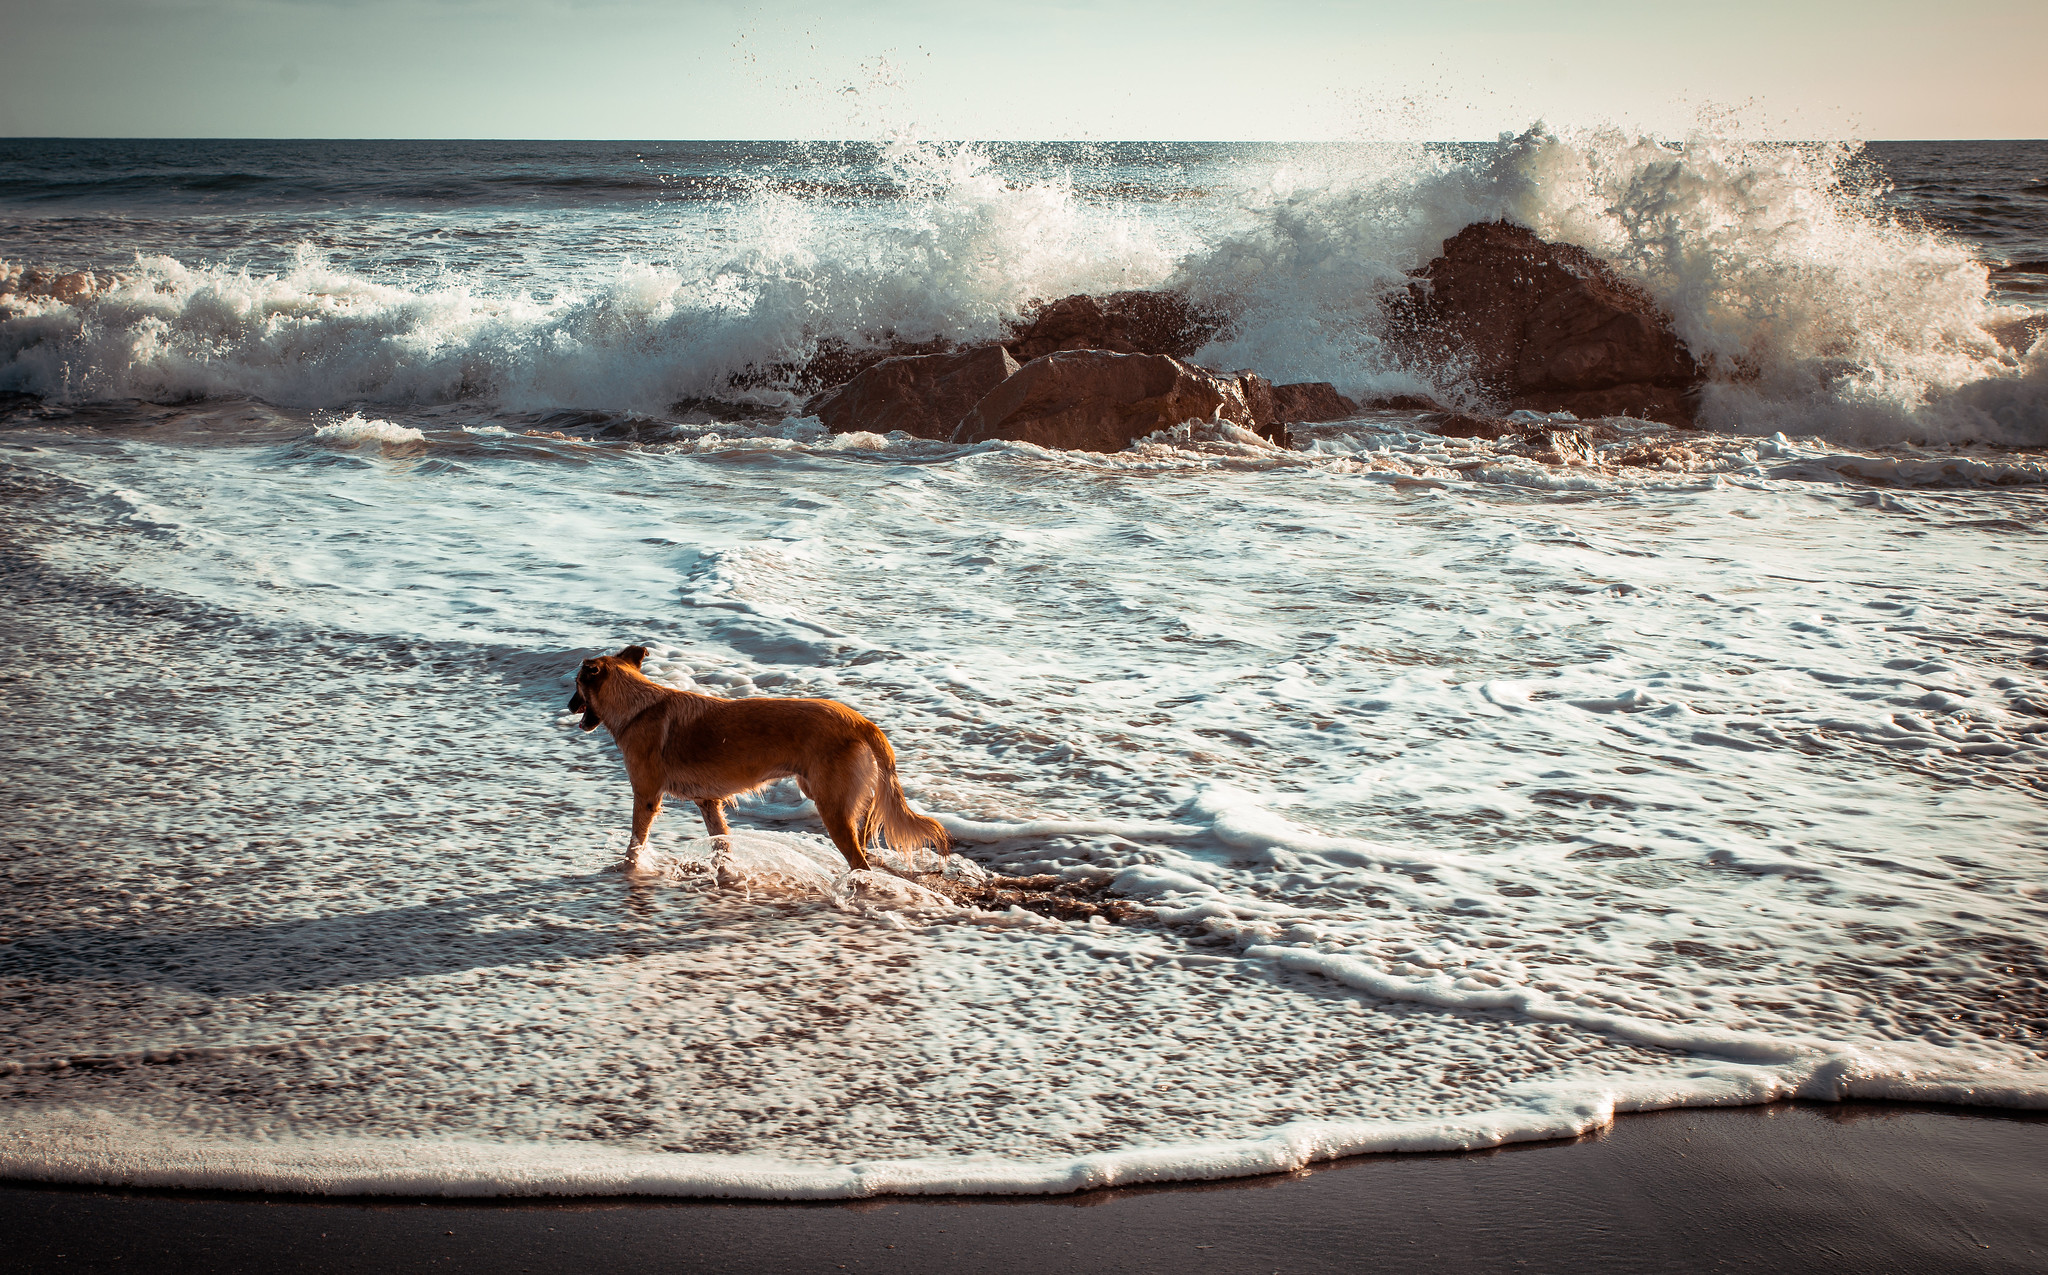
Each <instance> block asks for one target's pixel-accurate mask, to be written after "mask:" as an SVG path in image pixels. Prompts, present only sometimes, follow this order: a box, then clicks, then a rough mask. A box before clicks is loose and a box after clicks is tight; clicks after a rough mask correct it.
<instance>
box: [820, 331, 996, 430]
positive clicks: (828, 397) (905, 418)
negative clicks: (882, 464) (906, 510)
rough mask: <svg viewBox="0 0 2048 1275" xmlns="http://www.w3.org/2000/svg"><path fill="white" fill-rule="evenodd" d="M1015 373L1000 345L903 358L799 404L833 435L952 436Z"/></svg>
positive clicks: (878, 365)
mask: <svg viewBox="0 0 2048 1275" xmlns="http://www.w3.org/2000/svg"><path fill="white" fill-rule="evenodd" d="M1017 369H1018V363H1017V360H1016V359H1014V358H1011V357H1010V352H1009V351H1008V350H1005V349H1004V348H1003V347H1002V346H1000V345H984V346H979V347H976V348H974V349H970V350H961V351H959V352H957V353H953V354H906V355H898V356H896V357H894V358H886V359H882V360H880V361H878V362H875V363H873V364H870V365H869V366H868V367H867V368H866V369H865V370H863V371H862V372H861V373H860V374H859V375H857V376H855V377H854V378H853V379H852V380H850V381H848V382H847V383H846V384H844V385H842V386H840V387H838V388H837V389H832V390H827V391H826V392H825V393H823V394H820V395H818V396H817V397H816V398H814V399H812V400H811V401H810V402H809V403H807V404H805V405H804V411H805V412H806V413H808V414H810V415H814V416H816V417H817V418H818V419H819V420H821V421H823V422H824V423H825V428H827V429H829V430H831V431H832V432H833V433H835V434H851V433H854V432H855V431H858V430H866V431H868V432H870V433H875V434H886V433H888V432H889V431H890V430H892V429H900V430H903V431H904V432H905V433H909V434H914V435H916V436H917V437H919V438H936V439H940V440H944V439H949V438H951V437H953V431H954V429H955V428H957V427H958V426H959V424H960V419H961V418H962V417H964V416H966V415H967V413H968V412H969V411H971V410H973V407H974V405H975V404H976V403H979V402H980V401H981V400H982V399H983V398H984V397H986V396H987V394H988V392H989V391H990V390H993V389H994V388H995V387H996V386H998V385H1000V384H1002V383H1003V382H1004V381H1006V380H1008V379H1009V378H1010V376H1011V375H1012V374H1014V373H1015V372H1016V371H1017Z"/></svg>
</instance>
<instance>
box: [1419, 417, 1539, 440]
mask: <svg viewBox="0 0 2048 1275" xmlns="http://www.w3.org/2000/svg"><path fill="white" fill-rule="evenodd" d="M1422 423H1423V424H1425V425H1427V426H1429V427H1431V428H1432V429H1434V430H1435V431H1436V432H1437V433H1439V434H1441V435H1443V436H1444V437H1445V438H1484V439H1488V440H1492V439H1500V438H1512V437H1513V436H1515V435H1516V434H1519V433H1521V432H1522V429H1523V426H1522V424H1521V422H1519V421H1511V420H1509V419H1508V418H1507V417H1505V416H1474V415H1472V414H1471V413H1469V412H1437V413H1433V414H1431V415H1429V416H1426V417H1424V418H1423V421H1422Z"/></svg>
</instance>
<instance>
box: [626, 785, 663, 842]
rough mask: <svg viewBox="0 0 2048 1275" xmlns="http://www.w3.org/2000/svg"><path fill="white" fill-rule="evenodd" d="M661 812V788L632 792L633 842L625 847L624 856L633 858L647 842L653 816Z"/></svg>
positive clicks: (652, 823) (652, 824)
mask: <svg viewBox="0 0 2048 1275" xmlns="http://www.w3.org/2000/svg"><path fill="white" fill-rule="evenodd" d="M660 813H661V789H659V788H657V789H655V790H654V791H653V792H641V791H639V790H637V789H636V790H634V793H633V843H632V844H631V845H629V846H627V847H626V857H627V858H628V859H631V858H633V857H634V856H635V855H637V854H638V853H639V851H640V847H642V846H644V845H646V844H647V830H648V829H649V828H652V827H653V826H654V816H656V815H658V814H660Z"/></svg>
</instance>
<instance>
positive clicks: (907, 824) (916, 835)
mask: <svg viewBox="0 0 2048 1275" xmlns="http://www.w3.org/2000/svg"><path fill="white" fill-rule="evenodd" d="M861 725H862V726H863V727H865V729H864V730H863V731H862V734H863V735H864V736H865V737H866V742H867V746H868V751H869V752H872V753H873V754H874V755H875V761H876V762H877V763H878V764H879V765H880V767H881V772H882V773H881V774H880V775H878V776H877V777H876V779H875V791H874V800H873V801H871V802H870V803H868V809H867V818H866V819H864V820H863V821H862V826H861V828H860V842H861V844H862V845H864V846H865V845H872V844H873V843H874V840H875V837H876V836H877V835H878V834H879V835H880V837H881V839H882V843H883V844H884V845H886V846H888V847H889V848H890V849H891V850H897V851H903V850H915V849H917V848H918V847H920V846H930V847H931V848H932V849H934V850H936V851H938V852H939V854H940V855H942V856H943V855H944V854H945V853H946V851H947V850H948V849H950V848H951V847H952V845H953V839H952V838H951V837H949V836H947V835H946V830H945V828H943V827H941V826H940V824H939V821H938V820H936V819H934V818H932V817H931V816H930V815H921V814H919V813H917V812H916V811H915V810H912V809H911V808H910V803H909V801H907V800H906V799H905V798H904V796H903V782H902V781H901V780H900V779H898V778H897V777H896V750H895V749H893V748H891V747H889V739H888V736H886V735H884V734H882V729H881V727H879V726H877V725H875V724H874V723H873V722H871V721H868V720H867V719H865V718H863V719H861Z"/></svg>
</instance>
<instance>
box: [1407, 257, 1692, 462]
mask: <svg viewBox="0 0 2048 1275" xmlns="http://www.w3.org/2000/svg"><path fill="white" fill-rule="evenodd" d="M1388 320H1389V324H1388V327H1389V333H1390V335H1392V336H1393V338H1394V339H1395V340H1396V341H1397V342H1398V343H1399V344H1401V345H1403V346H1405V347H1407V349H1408V350H1409V351H1410V352H1411V353H1412V354H1414V355H1416V356H1418V357H1421V358H1425V359H1428V360H1429V361H1431V362H1434V363H1464V364H1466V365H1468V366H1469V367H1470V368H1471V376H1472V380H1473V381H1474V383H1475V384H1476V385H1477V387H1478V388H1479V389H1480V390H1481V392H1483V393H1485V394H1488V395H1491V396H1493V397H1496V398H1499V399H1502V400H1505V401H1506V403H1507V404H1508V405H1509V406H1510V407H1518V408H1530V409H1533V410H1536V411H1546V412H1549V411H1570V412H1573V413H1576V414H1577V415H1580V416H1598V415H1633V416H1643V417H1647V418H1649V419H1651V420H1659V421H1663V422H1665V423H1666V424H1671V425H1691V424H1692V413H1691V410H1690V403H1691V401H1692V392H1693V391H1695V390H1696V389H1697V388H1698V385H1699V383H1700V379H1701V378H1700V373H1699V368H1698V366H1697V365H1696V364H1695V363H1694V362H1693V358H1692V355H1691V354H1690V353H1689V352H1688V351H1687V350H1686V348H1685V346H1684V344H1683V343H1681V342H1680V341H1679V339H1678V337H1677V336H1676V335H1675V334H1674V333H1673V332H1672V331H1671V325H1670V321H1669V320H1668V319H1667V318H1666V317H1665V315H1664V314H1663V313H1662V312H1661V311H1659V310H1658V309H1657V306H1656V303H1655V302H1654V301H1652V300H1651V299H1650V297H1649V296H1648V295H1647V294H1645V293H1644V292H1643V291H1642V290H1641V289H1639V288H1637V287H1635V286H1634V285H1633V284H1630V283H1629V282H1627V281H1626V280H1624V279H1622V278H1621V277H1620V276H1619V275H1617V274H1615V273H1614V271H1613V269H1612V268H1611V267H1609V266H1608V265H1607V263H1606V262H1604V261H1601V260H1600V259H1599V258H1597V257H1595V256H1593V255H1592V254H1591V253H1588V252H1586V251H1585V250H1584V249H1582V248H1578V247H1575V246H1573V245H1571V244H1557V243H1550V242H1548V241H1546V240H1543V239H1540V238H1538V237H1537V236H1536V234H1535V232H1533V231H1530V230H1527V229H1525V228H1523V227H1521V226H1515V225H1511V224H1509V223H1507V222H1504V221H1496V222H1476V223H1474V224H1472V225H1470V226H1467V227H1465V228H1464V229H1463V230H1461V231H1459V232H1458V233H1457V234H1456V235H1455V236H1453V237H1452V238H1450V239H1447V240H1445V241H1444V246H1443V255H1442V256H1439V257H1437V258H1436V259H1435V260H1434V261H1431V262H1430V263H1429V265H1427V266H1426V267H1424V268H1423V270H1422V271H1421V272H1420V273H1419V274H1418V275H1417V276H1416V281H1415V282H1414V283H1413V284H1411V285H1410V286H1409V288H1408V289H1407V291H1406V292H1405V293H1402V294H1399V295H1398V296H1397V297H1395V298H1394V299H1393V300H1392V301H1391V302H1390V303H1389V306H1388Z"/></svg>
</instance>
